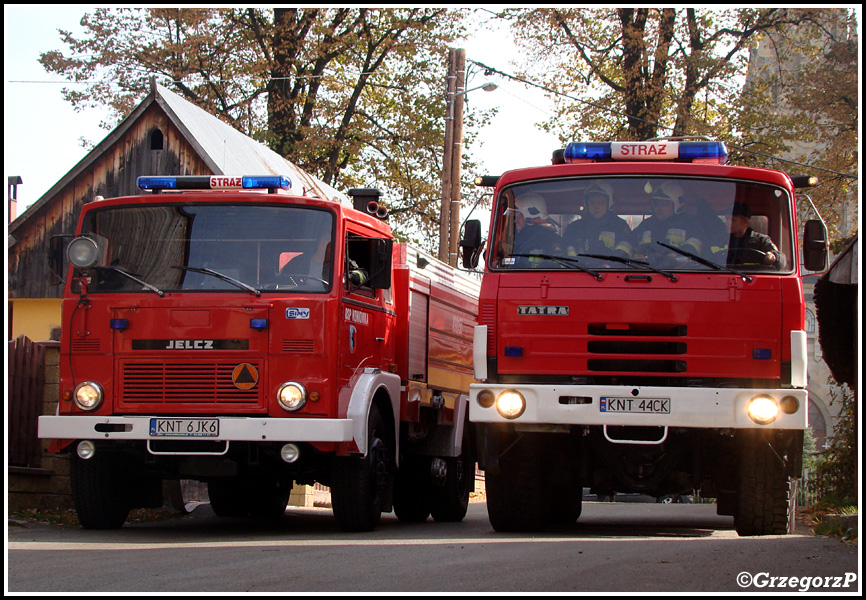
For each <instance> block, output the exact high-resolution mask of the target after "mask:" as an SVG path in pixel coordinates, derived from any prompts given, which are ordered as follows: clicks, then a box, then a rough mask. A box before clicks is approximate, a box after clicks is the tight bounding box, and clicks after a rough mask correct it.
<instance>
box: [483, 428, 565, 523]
mask: <svg viewBox="0 0 866 600" xmlns="http://www.w3.org/2000/svg"><path fill="white" fill-rule="evenodd" d="M543 458H544V457H543V453H542V448H541V444H540V443H539V442H538V440H537V439H533V438H524V439H523V440H521V441H520V442H518V443H517V444H516V445H514V446H513V447H512V448H511V449H510V450H509V451H508V452H506V453H505V454H504V455H502V456H501V457H500V458H499V472H498V473H493V472H491V471H488V472H487V476H486V480H487V481H486V484H487V513H488V517H489V519H490V524H491V525H492V526H493V529H495V530H496V531H502V532H531V531H542V530H544V529H545V528H546V527H547V524H548V522H549V520H550V501H549V499H548V497H547V494H546V492H545V477H544V460H543Z"/></svg>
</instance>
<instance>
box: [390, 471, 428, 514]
mask: <svg viewBox="0 0 866 600" xmlns="http://www.w3.org/2000/svg"><path fill="white" fill-rule="evenodd" d="M432 488H433V483H432V481H431V478H430V459H429V458H425V457H420V456H406V457H404V458H403V460H401V461H400V468H399V469H398V471H397V478H396V480H395V481H394V514H396V515H397V518H398V519H400V521H402V522H403V523H421V522H423V521H426V520H427V517H428V516H430V505H431V496H432V492H433V489H432Z"/></svg>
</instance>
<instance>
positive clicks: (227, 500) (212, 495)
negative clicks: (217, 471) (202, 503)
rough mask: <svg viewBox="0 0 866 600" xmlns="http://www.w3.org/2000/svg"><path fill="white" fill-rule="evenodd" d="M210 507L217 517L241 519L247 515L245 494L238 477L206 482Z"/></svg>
mask: <svg viewBox="0 0 866 600" xmlns="http://www.w3.org/2000/svg"><path fill="white" fill-rule="evenodd" d="M207 495H208V499H209V500H210V507H211V509H212V510H213V512H214V514H215V515H216V516H218V517H243V516H245V515H246V514H247V503H246V493H245V492H244V484H243V482H242V480H241V478H240V477H221V478H219V479H211V480H210V481H208V482H207Z"/></svg>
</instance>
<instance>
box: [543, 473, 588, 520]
mask: <svg viewBox="0 0 866 600" xmlns="http://www.w3.org/2000/svg"><path fill="white" fill-rule="evenodd" d="M582 511H583V487H582V486H579V485H577V484H576V483H575V482H572V481H568V482H564V483H561V484H559V485H553V486H551V493H550V520H551V522H553V523H555V524H557V525H574V523H575V522H576V521H577V520H578V519H579V518H580V513H581V512H582Z"/></svg>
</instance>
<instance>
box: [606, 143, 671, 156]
mask: <svg viewBox="0 0 866 600" xmlns="http://www.w3.org/2000/svg"><path fill="white" fill-rule="evenodd" d="M610 153H611V154H610V156H611V158H612V159H614V160H635V159H637V160H673V159H675V158H679V156H680V144H679V142H611V144H610Z"/></svg>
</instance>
